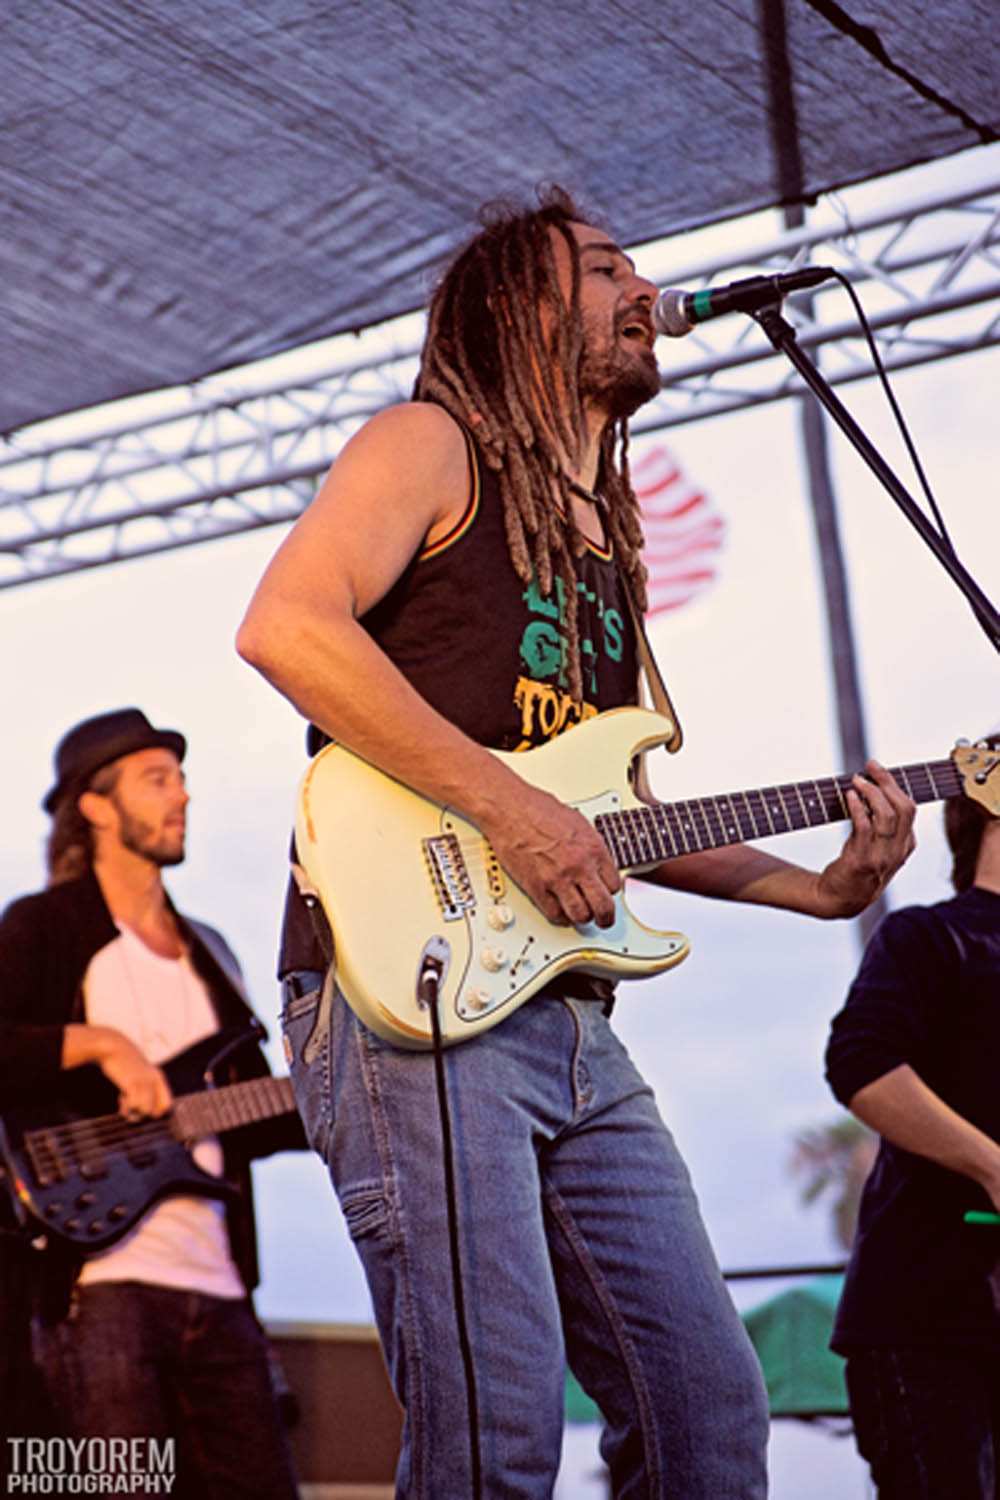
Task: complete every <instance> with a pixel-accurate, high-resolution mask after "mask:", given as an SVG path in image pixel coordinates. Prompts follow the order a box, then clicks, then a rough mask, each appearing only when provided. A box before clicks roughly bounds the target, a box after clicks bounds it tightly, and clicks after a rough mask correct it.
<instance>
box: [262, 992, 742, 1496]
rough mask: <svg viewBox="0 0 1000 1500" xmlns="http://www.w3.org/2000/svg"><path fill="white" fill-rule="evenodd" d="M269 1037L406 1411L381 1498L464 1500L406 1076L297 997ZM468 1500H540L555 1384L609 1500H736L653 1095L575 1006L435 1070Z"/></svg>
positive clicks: (414, 1083)
mask: <svg viewBox="0 0 1000 1500" xmlns="http://www.w3.org/2000/svg"><path fill="white" fill-rule="evenodd" d="M295 990H299V991H305V993H300V994H298V995H297V996H295V995H294V993H293V998H291V999H290V1001H288V1002H287V1003H286V1006H285V1010H284V1013H283V1021H282V1025H283V1029H284V1032H285V1037H286V1051H287V1053H288V1055H289V1060H290V1067H291V1072H292V1076H293V1079H294V1081H295V1089H296V1096H297V1099H298V1103H299V1109H300V1112H301V1113H302V1116H303V1119H304V1121H305V1126H306V1132H307V1135H308V1136H309V1139H310V1140H311V1142H312V1144H313V1146H314V1147H315V1149H316V1150H317V1151H318V1152H319V1153H320V1155H321V1156H323V1157H324V1158H325V1160H326V1161H327V1163H328V1165H329V1168H330V1173H331V1176H332V1178H333V1182H334V1186H335V1188H336V1191H337V1195H338V1197H339V1200H340V1204H341V1207H342V1209H343V1212H344V1216H345V1218H346V1221H347V1225H348V1228H349V1230H350V1233H351V1236H352V1238H353V1240H354V1243H355V1246H356V1248H357V1250H358V1253H359V1255H360V1257H361V1260H362V1262H363V1265H364V1269H365V1272H366V1275H367V1278H368V1285H369V1287H370V1290H371V1295H372V1300H373V1304H374V1309H375V1317H376V1321H377V1324H378V1328H379V1333H380V1336H381V1340H382V1346H383V1350H384V1352H385V1355H386V1362H387V1364H388V1367H389V1372H390V1375H391V1377H392V1381H393V1384H394V1386H395V1389H396V1393H397V1395H398V1397H399V1400H400V1402H401V1404H402V1406H403V1408H404V1411H405V1422H404V1428H403V1442H402V1452H401V1457H400V1461H399V1467H398V1471H397V1480H396V1494H397V1497H405V1500H468V1497H470V1496H471V1493H472V1489H471V1481H470V1459H469V1440H468V1424H467V1420H466V1413H467V1405H466V1392H465V1384H464V1378H463V1369H462V1364H461V1359H460V1355H459V1347H458V1341H457V1335H456V1322H455V1313H454V1302H453V1294H452V1285H451V1262H450V1256H449V1243H448V1229H447V1216H446V1198H445V1188H444V1181H443V1173H442V1151H441V1129H440V1121H439V1115H438V1105H437V1099H436V1096H435V1089H434V1078H433V1066H434V1060H433V1057H432V1056H431V1055H430V1054H429V1053H418V1052H406V1051H401V1050H399V1049H397V1048H394V1047H391V1046H390V1045H388V1044H387V1043H385V1042H383V1041H382V1040H381V1039H380V1038H378V1037H377V1036H375V1035H373V1034H372V1033H371V1032H370V1031H369V1030H368V1029H367V1028H366V1027H364V1026H363V1025H362V1024H361V1022H360V1021H358V1020H357V1018H356V1017H355V1016H354V1015H353V1014H352V1013H351V1011H350V1010H349V1009H348V1007H347V1005H346V1004H345V1002H344V1001H343V999H342V998H341V997H340V996H336V997H335V998H334V1000H333V1004H332V1006H326V1007H324V1006H322V1005H321V1004H320V1002H319V997H318V996H317V994H316V993H315V990H313V993H309V977H308V976H305V975H302V976H296V979H294V980H293V981H292V982H291V983H290V984H287V985H286V995H287V994H289V993H290V992H294V991H295ZM445 1063H446V1074H447V1087H448V1095H449V1101H450V1106H451V1113H452V1129H453V1138H454V1152H455V1167H456V1176H457V1190H458V1199H459V1216H460V1242H461V1258H462V1268H463V1275H464V1280H465V1298H466V1306H467V1316H468V1322H469V1331H470V1340H471V1344H472V1355H473V1363H474V1369H475V1378H476V1383H477V1392H478V1403H479V1413H480V1432H479V1438H480V1445H481V1452H482V1465H483V1475H484V1485H483V1490H484V1496H485V1500H501V1497H502V1500H549V1497H550V1496H551V1494H552V1489H553V1486H554V1483H555V1478H556V1473H557V1469H558V1466H559V1457H560V1448H561V1442H562V1429H563V1397H564V1383H565V1365H566V1362H567V1361H568V1363H569V1365H570V1366H571V1368H572V1369H573V1371H574V1373H575V1374H576V1376H577V1378H578V1379H579V1381H580V1383H581V1385H582V1386H583V1388H584V1389H585V1390H586V1391H587V1392H589V1394H590V1395H591V1396H592V1397H593V1398H594V1399H595V1400H596V1401H597V1403H598V1404H599V1406H600V1408H601V1411H602V1412H603V1414H604V1417H605V1430H604V1435H603V1439H602V1443H601V1451H602V1453H603V1455H604V1458H605V1461H606V1462H607V1464H608V1466H609V1468H610V1471H611V1475H612V1482H613V1485H614V1494H615V1496H617V1497H620V1500H626V1497H627V1500H759V1497H762V1496H764V1495H765V1493H766V1487H767V1486H766V1473H765V1450H766V1444H767V1405H766V1397H765V1393H764V1389H763V1382H762V1379H761V1375H760V1370H759V1367H758V1365H757V1361H756V1357H755V1355H754V1352H753V1349H752V1347H751V1345H750V1342H749V1339H748V1338H747V1335H746V1333H745V1330H744V1328H743V1325H742V1323H741V1322H740V1319H739V1317H738V1316H737V1314H736V1312H735V1309H734V1308H733V1305H732V1302H731V1301H730V1298H729V1295H728V1293H727V1291H726V1288H725V1285H724V1283H723V1280H722V1277H721V1275H720V1273H719V1269H718V1266H717V1264H716V1262H715V1258H714V1255H713V1253H712V1249H711V1246H710V1245H709V1242H708V1238H707V1235H706V1233H705V1230H704V1228H703V1226H702V1223H701V1219H700V1216H699V1213H698V1208H697V1204H696V1201H695V1197H694V1193H693V1191H692V1188H691V1184H690V1180H689V1178H688V1174H687V1171H686V1168H685V1167H684V1164H683V1162H682V1160H681V1158H680V1155H679V1153H678V1151H677V1148H676V1146H675V1145H674V1142H673V1140H672V1138H671V1136H670V1135H669V1133H668V1132H667V1130H666V1128H665V1127H664V1125H663V1123H662V1121H661V1120H660V1117H659V1114H658V1113H657V1109H656V1106H655V1104H654V1101H653V1098H652V1094H651V1091H650V1089H649V1088H648V1087H647V1085H646V1084H645V1083H644V1082H643V1080H642V1078H641V1077H640V1075H639V1073H638V1072H637V1071H636V1069H635V1067H634V1065H633V1064H632V1062H631V1060H630V1058H629V1056H628V1054H627V1052H626V1051H625V1049H624V1047H623V1046H622V1044H621V1042H620V1041H619V1040H618V1038H617V1037H616V1036H615V1034H614V1032H613V1031H612V1030H611V1027H610V1025H609V1023H608V1021H607V1019H606V1017H605V1016H604V1015H603V1013H602V1010H601V1007H600V1005H599V1004H597V1003H596V1002H594V1001H577V1000H567V999H560V998H556V997H553V996H544V997H542V996H540V997H536V998H535V999H533V1000H532V1001H530V1002H529V1003H528V1004H527V1005H524V1006H522V1007H521V1008H520V1009H519V1010H518V1011H516V1012H515V1013H514V1014H512V1015H511V1016H509V1017H508V1018H507V1019H506V1020H505V1021H504V1022H503V1023H502V1024H501V1025H500V1026H498V1027H496V1028H494V1029H493V1030H491V1031H489V1032H488V1033H485V1034H483V1035H481V1036H479V1037H477V1038H475V1039H473V1040H471V1041H468V1042H465V1043H463V1044H462V1045H460V1046H458V1047H454V1048H451V1049H449V1051H448V1052H447V1053H446V1054H445Z"/></svg>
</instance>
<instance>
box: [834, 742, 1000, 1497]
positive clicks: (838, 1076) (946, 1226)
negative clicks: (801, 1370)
mask: <svg viewBox="0 0 1000 1500" xmlns="http://www.w3.org/2000/svg"><path fill="white" fill-rule="evenodd" d="M992 744H993V746H994V747H997V746H1000V736H997V735H995V736H993V739H992ZM945 833H946V836H947V839H948V843H949V845H950V846H951V851H952V885H953V887H954V889H955V895H954V896H952V897H951V899H950V900H947V901H939V902H936V903H935V904H934V905H931V906H907V907H904V908H902V909H900V910H897V911H894V912H891V913H890V915H889V916H888V917H886V918H885V920H884V921H883V922H882V923H881V924H880V926H879V927H878V929H877V930H876V932H875V933H874V935H873V937H872V940H871V942H870V943H869V944H868V947H867V949H866V951H865V956H864V959H863V961H862V964H861V968H860V970H859V972H858V975H857V977H856V979H855V981H854V983H853V984H852V986H851V990H850V993H849V995H848V997H847V1003H846V1004H845V1006H844V1008H843V1010H842V1011H841V1012H840V1014H839V1015H838V1016H836V1017H835V1019H834V1021H833V1026H832V1029H831V1033H830V1041H829V1045H828V1048H827V1077H828V1079H829V1081H830V1085H831V1087H832V1089H833V1091H834V1093H835V1094H836V1096H837V1098H838V1099H839V1100H840V1101H841V1103H842V1104H844V1105H845V1106H847V1107H848V1108H849V1109H851V1110H852V1111H853V1113H854V1114H855V1115H857V1116H858V1118H859V1119H861V1120H863V1121H864V1122H865V1123H866V1124H867V1125H870V1126H871V1127H872V1129H873V1130H875V1131H877V1132H878V1133H879V1135H880V1136H881V1138H882V1139H881V1143H880V1149H879V1154H878V1158H877V1160H876V1162H875V1165H874V1167H873V1169H872V1172H871V1174H870V1176H869V1178H868V1181H867V1182H866V1184H865V1188H864V1193H863V1196H862V1200H861V1210H860V1215H859V1222H858V1232H857V1235H856V1236H855V1240H854V1245H853V1248H852V1251H851V1261H850V1265H849V1267H848V1272H847V1277H846V1281H845V1284H844V1293H843V1296H842V1298H841V1302H840V1307H839V1308H838V1311H837V1319H836V1324H835V1327H834V1334H833V1347H834V1349H836V1350H837V1352H838V1353H840V1354H843V1355H845V1356H846V1358H847V1367H846V1369H847V1389H848V1393H849V1396H850V1404H851V1416H852V1419H853V1423H854V1432H855V1436H856V1438H857V1443H858V1447H859V1449H860V1450H861V1453H862V1454H863V1455H864V1457H865V1458H866V1459H867V1460H868V1463H869V1465H870V1466H871V1471H872V1478H873V1479H874V1481H875V1483H876V1484H877V1486H878V1493H879V1496H880V1497H882V1500H994V1497H995V1496H996V1494H997V1493H998V1490H997V1484H998V1479H1000V1296H998V1289H1000V1230H998V1228H997V1227H996V1226H994V1225H990V1224H989V1223H986V1224H985V1225H984V1224H977V1223H970V1222H967V1221H966V1219H965V1213H966V1211H967V1210H970V1209H971V1210H975V1211H979V1212H980V1213H982V1212H984V1211H985V1212H986V1213H995V1214H1000V1089H998V1087H997V1080H998V1077H1000V1005H998V1003H997V1002H998V1000H1000V818H998V817H992V816H990V814H989V813H988V812H987V811H986V808H985V807H984V806H983V805H981V804H980V803H978V802H976V801H973V800H972V799H971V798H968V797H964V796H962V797H950V798H949V799H948V801H947V802H946V803H945ZM998 1222H1000V1221H998Z"/></svg>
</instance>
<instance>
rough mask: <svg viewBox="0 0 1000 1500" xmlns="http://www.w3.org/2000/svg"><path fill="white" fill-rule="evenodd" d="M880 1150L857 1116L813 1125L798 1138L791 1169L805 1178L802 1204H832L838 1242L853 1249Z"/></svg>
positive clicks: (846, 1248)
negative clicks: (864, 1190) (866, 1188)
mask: <svg viewBox="0 0 1000 1500" xmlns="http://www.w3.org/2000/svg"><path fill="white" fill-rule="evenodd" d="M877 1150H878V1136H877V1135H875V1134H874V1132H873V1131H871V1130H869V1129H868V1127H867V1125H862V1123H861V1121H860V1120H856V1119H855V1118H854V1116H853V1115H841V1116H840V1117H839V1118H837V1119H835V1120H830V1121H827V1122H826V1123H824V1124H822V1125H810V1126H808V1127H807V1128H806V1129H805V1130H802V1131H800V1132H799V1134H798V1135H797V1136H796V1137H795V1142H794V1148H793V1151H792V1159H791V1168H792V1171H793V1173H795V1174H796V1175H801V1176H804V1177H805V1179H806V1181H805V1186H804V1187H803V1189H802V1202H803V1203H805V1204H810V1203H815V1202H817V1201H818V1200H819V1199H821V1198H823V1199H825V1200H827V1201H828V1202H829V1203H830V1212H831V1216H832V1221H833V1232H834V1235H835V1236H836V1240H837V1243H838V1244H839V1245H841V1246H842V1247H843V1248H844V1249H845V1250H849V1249H850V1248H851V1242H852V1240H853V1239H854V1230H855V1226H856V1225H857V1222H858V1205H859V1203H860V1201H861V1189H862V1188H863V1187H864V1185H865V1179H866V1178H867V1176H868V1173H869V1172H870V1171H871V1168H872V1164H873V1162H874V1160H875V1154H876V1152H877Z"/></svg>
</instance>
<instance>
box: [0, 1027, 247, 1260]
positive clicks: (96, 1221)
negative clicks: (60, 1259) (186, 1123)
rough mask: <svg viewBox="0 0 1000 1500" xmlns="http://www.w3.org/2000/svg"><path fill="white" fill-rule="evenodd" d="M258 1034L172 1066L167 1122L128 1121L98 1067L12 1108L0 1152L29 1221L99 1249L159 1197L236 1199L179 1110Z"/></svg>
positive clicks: (187, 1055)
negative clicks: (203, 1159) (211, 1169)
mask: <svg viewBox="0 0 1000 1500" xmlns="http://www.w3.org/2000/svg"><path fill="white" fill-rule="evenodd" d="M258 1035H259V1033H258V1032H257V1031H255V1030H253V1029H249V1028H246V1027H238V1028H229V1029H228V1030H225V1031H222V1032H215V1033H214V1034H213V1035H212V1036H210V1037H206V1038H205V1039H204V1040H203V1041H201V1042H198V1043H196V1044H195V1045H194V1046H193V1047H189V1048H188V1049H187V1050H186V1051H184V1052H180V1053H178V1054H177V1055H176V1056H175V1057H173V1058H172V1059H171V1060H170V1061H169V1062H167V1063H164V1064H163V1071H164V1073H165V1074H166V1077H167V1081H168V1082H169V1084H170V1088H171V1091H172V1093H173V1095H174V1098H175V1111H174V1112H173V1113H171V1114H169V1115H166V1116H164V1117H162V1118H161V1119H156V1120H152V1119H144V1120H140V1121H137V1122H135V1123H134V1124H133V1123H129V1122H127V1121H125V1120H124V1119H123V1118H122V1116H121V1115H119V1114H118V1113H117V1098H118V1096H117V1091H116V1090H115V1089H114V1087H113V1086H112V1085H111V1084H110V1083H109V1082H108V1080H107V1079H106V1078H105V1077H104V1075H103V1074H102V1073H101V1072H100V1070H99V1069H98V1068H96V1067H94V1066H90V1067H86V1068H81V1069H79V1070H73V1072H72V1073H71V1074H70V1073H68V1074H65V1075H63V1079H62V1085H63V1087H62V1092H61V1093H60V1095H59V1097H58V1098H56V1099H53V1098H48V1099H46V1100H45V1101H44V1102H42V1103H32V1104H30V1105H25V1106H24V1107H15V1108H13V1109H11V1110H5V1111H4V1114H3V1120H2V1123H0V1158H2V1160H3V1162H4V1164H5V1171H6V1176H7V1180H8V1186H9V1188H10V1190H11V1192H12V1196H13V1199H14V1203H15V1206H16V1208H17V1211H18V1213H19V1215H20V1217H21V1219H22V1221H23V1222H24V1223H25V1224H26V1226H27V1227H28V1228H30V1229H32V1230H33V1231H34V1232H36V1233H42V1232H51V1233H52V1234H54V1235H57V1236H60V1237H61V1238H63V1239H66V1240H69V1241H70V1242H72V1243H73V1244H74V1245H75V1246H76V1247H77V1248H78V1249H79V1250H81V1251H83V1252H84V1253H88V1252H89V1253H94V1252H96V1251H99V1250H105V1249H107V1248H108V1246H109V1245H113V1244H114V1243H115V1241H116V1240H119V1239H121V1237H122V1236H123V1235H124V1234H126V1233H127V1232H128V1230H130V1229H131V1228H132V1227H133V1225H134V1224H136V1223H137V1221H138V1220H139V1219H140V1218H141V1217H142V1215H143V1214H144V1213H145V1212H146V1211H147V1210H148V1209H149V1208H150V1207H151V1205H152V1204H153V1203H155V1202H156V1201H157V1200H159V1199H160V1198H164V1197H166V1196H168V1195H172V1194H176V1193H185V1194H191V1193H195V1194H202V1195H205V1196H208V1197H213V1198H225V1197H229V1196H232V1195H234V1194H235V1192H236V1189H235V1188H234V1187H233V1186H232V1185H231V1184H230V1183H228V1182H226V1181H225V1180H224V1179H223V1178H220V1177H215V1176H213V1175H212V1174H211V1173H208V1172H205V1171H203V1170H202V1168H201V1167H199V1166H198V1164H197V1162H196V1161H195V1160H194V1158H193V1156H192V1154H191V1151H190V1143H189V1141H187V1140H186V1139H185V1137H184V1134H183V1131H182V1130H181V1129H180V1127H179V1125H178V1121H177V1119H176V1112H177V1106H178V1105H183V1103H184V1098H185V1097H190V1096H192V1095H197V1094H200V1093H203V1092H204V1091H206V1090H211V1088H212V1075H213V1069H214V1068H216V1067H218V1066H219V1064H220V1063H221V1062H222V1060H223V1059H224V1058H227V1057H229V1056H231V1054H232V1053H233V1051H234V1050H236V1049H237V1048H238V1047H241V1046H243V1045H244V1044H246V1043H249V1042H253V1041H255V1040H256V1038H257V1036H258ZM268 1081H269V1082H277V1080H268ZM243 1087H245V1086H244V1085H235V1088H236V1089H241V1088H243ZM231 1088H232V1086H230V1088H228V1089H226V1090H224V1092H231ZM84 1101H85V1103H84ZM95 1106H96V1109H95ZM99 1109H104V1110H106V1111H107V1113H106V1114H97V1113H96V1110H99ZM223 1128H225V1127H224V1126H223Z"/></svg>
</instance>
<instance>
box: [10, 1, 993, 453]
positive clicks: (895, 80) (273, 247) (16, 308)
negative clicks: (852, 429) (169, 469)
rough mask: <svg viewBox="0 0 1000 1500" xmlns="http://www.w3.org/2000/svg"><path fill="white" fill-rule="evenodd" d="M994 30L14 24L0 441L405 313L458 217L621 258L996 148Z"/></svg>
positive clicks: (652, 4) (748, 11)
mask: <svg viewBox="0 0 1000 1500" xmlns="http://www.w3.org/2000/svg"><path fill="white" fill-rule="evenodd" d="M995 29H996V11H995V5H994V4H993V0H907V3H906V4H900V3H899V0H843V3H841V4H837V3H835V0H756V3H753V0H700V3H699V4H698V5H690V4H687V3H685V4H681V3H680V0H616V3H615V4H611V5H609V4H608V3H607V0H508V3H506V4H497V3H496V0H363V3H362V0H170V3H169V4H168V5H163V4H158V3H156V0H87V3H86V4H80V3H79V0H30V3H28V0H19V3H15V4H13V5H12V6H9V7H7V8H6V11H5V18H4V19H3V20H2V21H0V126H2V128H0V192H2V197H3V201H4V227H3V233H2V235H0V304H2V314H3V315H2V318H0V361H2V367H3V370H4V379H3V381H2V383H0V431H3V432H9V431H11V430H12V429H13V428H16V427H18V426H21V425H23V424H26V423H29V422H32V421H35V420H38V419H40V418H43V417H46V416H50V415H54V414H56V413H60V412H64V411H68V410H73V409H76V408H78V407H83V406H89V405H92V404H94V403H97V402H101V401H106V400H108V399H111V398H113V397H116V396H121V395H125V394H131V393H135V392H138V391H143V390H151V389H156V388H158V387H161V386H166V385H174V384H180V383H186V382H189V381H191V380H193V379H196V378H197V377H198V376H200V375H203V374H206V373H208V372H210V371H214V370H218V369H221V368H226V367H228V366H231V365H236V364H240V363H242V362H244V361H247V360H250V359H255V358H260V357H262V356H264V355H267V354H272V353H276V352H278V351H280V350H283V349H287V348H290V347H294V346H296V345H298V344H302V343H305V342H308V341H311V340H314V339H318V338H321V337H323V336H326V335H328V334H333V333H338V332H344V331H347V330H351V329H356V328H360V327H364V326H367V325H370V324H372V323H375V322H379V321H381V320H383V319H385V318H388V317H390V316H392V315H394V314H397V313H400V312H404V311H407V310H409V309H411V308H413V307H415V306H418V305H419V304H421V303H422V302H423V301H424V300H425V299H426V295H427V292H428V289H429V287H430V285H431V284H432V281H433V278H434V274H435V271H436V270H437V268H438V267H439V266H440V264H441V261H442V259H443V257H444V256H445V255H446V254H447V253H448V252H449V251H450V249H451V248H452V247H453V246H454V245H455V244H456V243H457V242H458V241H459V240H460V239H462V238H463V237H464V236H465V235H467V234H468V233H469V232H471V231H472V229H474V227H475V221H474V210H475V207H476V206H477V205H478V204H479V203H480V202H481V201H483V200H484V199H487V198H489V197H493V196H497V195H501V194H509V193H523V192H524V191H525V190H527V189H530V188H531V187H532V186H533V185H534V184H536V183H537V182H539V181H542V180H557V181H561V182H563V183H565V184H566V185H567V186H568V187H570V188H571V189H573V190H574V191H575V192H577V193H578V194H579V195H580V197H581V198H582V199H583V201H585V202H586V203H588V204H591V205H593V206H594V207H595V208H596V209H598V210H600V211H601V212H602V213H603V214H604V215H606V217H607V219H608V221H609V223H610V224H611V226H612V227H613V228H614V230H615V231H616V233H617V234H618V236H619V238H620V239H621V241H622V242H623V243H627V244H638V243H641V242H642V241H644V240H648V239H652V238H655V237H658V236H661V235H664V234H668V233H671V232H673V231H677V230H682V229H685V228H689V227H694V226H699V225H703V224H705V223H708V222H711V221H716V220H720V219H724V218H726V217H730V216H733V215H737V214H740V213H743V212H746V211H748V210H752V209H756V208H760V207H764V206H766V205H770V204H775V203H782V202H787V203H795V202H807V201H808V200H809V199H810V198H811V197H813V196H814V195H816V194H818V193H820V192H822V191H824V190H826V189H829V188H833V187H836V186H838V185H842V184H846V183H849V182H854V181H857V180H860V179H863V178H870V177H873V176H876V175H878V174H880V173H885V172H889V171H893V170H896V169H898V168H901V167H903V166H907V165H910V164H913V163H916V162H919V161H923V160H926V159H929V158H932V157H940V156H943V155H946V154H948V153H951V152H955V151H958V150H960V149H962V148H964V147H968V146H971V145H975V144H977V143H979V142H984V141H988V140H995V139H997V132H998V129H1000V103H998V99H1000V92H998V89H997V73H996V66H995V62H996V55H997V54H996V46H995V41H994V37H995Z"/></svg>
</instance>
